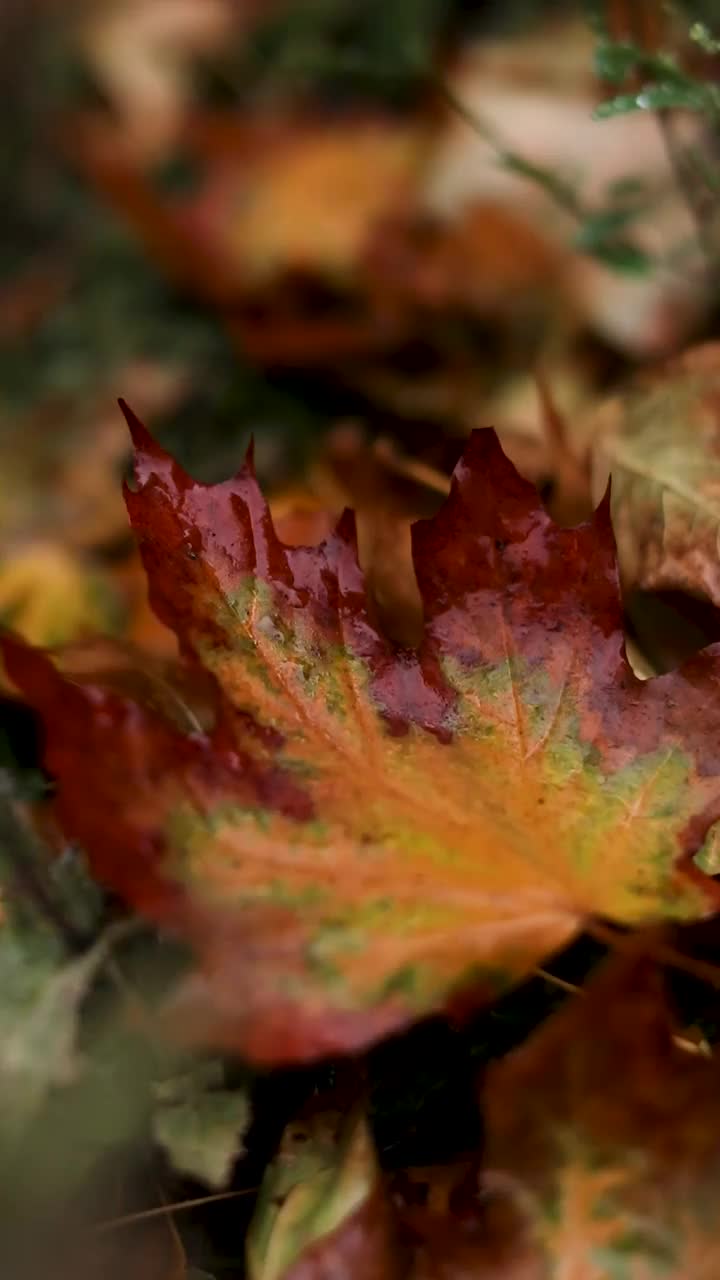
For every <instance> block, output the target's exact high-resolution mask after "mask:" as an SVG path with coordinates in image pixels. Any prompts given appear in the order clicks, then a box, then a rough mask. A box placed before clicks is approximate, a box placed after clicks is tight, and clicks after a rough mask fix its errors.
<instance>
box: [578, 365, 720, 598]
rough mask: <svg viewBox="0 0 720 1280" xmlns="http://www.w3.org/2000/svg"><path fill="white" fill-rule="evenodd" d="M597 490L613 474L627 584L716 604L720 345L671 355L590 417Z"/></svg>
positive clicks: (719, 587) (719, 583)
mask: <svg viewBox="0 0 720 1280" xmlns="http://www.w3.org/2000/svg"><path fill="white" fill-rule="evenodd" d="M595 422H596V425H597V426H598V427H599V430H598V433H597V437H596V443H595V447H594V456H593V490H594V494H595V496H596V497H597V495H598V494H599V493H601V492H602V491H603V489H604V487H605V485H606V483H607V477H608V474H611V475H612V515H613V525H614V528H615V536H616V538H617V543H618V554H619V559H620V568H621V572H622V576H623V582H624V585H625V586H626V588H628V589H630V588H633V587H640V588H642V589H644V590H648V591H682V592H687V593H689V594H692V595H698V596H703V597H705V598H707V599H708V600H710V601H712V603H713V604H715V605H720V556H719V554H718V543H719V538H720V345H719V344H708V345H706V346H703V347H699V348H695V349H694V350H692V351H689V352H687V353H685V355H684V356H682V357H680V358H678V359H677V360H674V361H671V362H670V363H669V364H668V365H666V366H665V368H664V369H662V370H661V371H660V373H659V374H657V375H654V376H653V377H652V378H651V379H649V378H645V379H644V380H642V381H640V382H639V383H638V384H636V385H634V386H633V387H631V388H630V389H629V390H628V391H627V392H626V393H625V394H624V395H622V396H618V397H616V398H615V399H614V400H613V401H610V402H607V403H606V404H605V405H604V406H603V407H602V409H601V410H600V411H599V413H598V415H596V417H595Z"/></svg>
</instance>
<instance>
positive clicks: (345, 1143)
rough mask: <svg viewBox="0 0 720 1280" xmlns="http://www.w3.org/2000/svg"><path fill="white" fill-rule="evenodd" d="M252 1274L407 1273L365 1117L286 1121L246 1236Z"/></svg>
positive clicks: (285, 1277)
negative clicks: (395, 1236) (277, 1149)
mask: <svg viewBox="0 0 720 1280" xmlns="http://www.w3.org/2000/svg"><path fill="white" fill-rule="evenodd" d="M247 1269H248V1276H249V1280H352V1278H353V1277H356V1276H362V1277H364V1278H365V1277H366V1278H367V1280H401V1277H402V1276H404V1275H405V1274H406V1272H405V1271H404V1270H403V1269H401V1268H400V1260H399V1254H398V1251H397V1244H396V1241H395V1239H394V1234H393V1229H392V1223H391V1217H390V1211H389V1206H388V1203H387V1200H386V1197H385V1193H384V1189H383V1186H382V1181H381V1175H380V1170H379V1168H378V1164H377V1158H376V1155H375V1151H374V1147H373V1143H372V1138H371V1136H370V1132H369V1130H368V1126H367V1123H366V1121H365V1119H364V1117H363V1116H362V1115H361V1114H358V1113H352V1114H351V1115H350V1116H348V1117H346V1118H345V1119H344V1120H343V1119H342V1118H341V1117H340V1116H337V1115H324V1114H323V1115H319V1116H317V1117H315V1118H314V1119H313V1120H312V1121H311V1122H310V1123H309V1124H307V1125H302V1124H298V1123H293V1124H291V1125H289V1126H288V1128H287V1129H286V1131H285V1133H284V1135H283V1139H282V1142H281V1145H280V1151H279V1152H278V1155H277V1156H276V1158H275V1160H274V1161H273V1163H272V1164H271V1165H270V1167H269V1169H268V1171H267V1173H266V1175H265V1178H264V1181H263V1185H262V1187H261V1189H260V1195H259V1198H258V1203H257V1207H256V1209H255V1214H254V1217H253V1220H252V1223H251V1225H250V1230H249V1233H248V1237H247Z"/></svg>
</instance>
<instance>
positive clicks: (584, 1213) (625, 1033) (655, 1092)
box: [485, 955, 720, 1280]
mask: <svg viewBox="0 0 720 1280" xmlns="http://www.w3.org/2000/svg"><path fill="white" fill-rule="evenodd" d="M673 1030H674V1028H673V1022H672V1017H671V1014H670V1010H669V1008H668V1005H667V1000H666V997H665V993H664V983H663V977H662V974H661V973H660V971H659V970H658V969H657V967H656V966H655V965H654V964H653V962H652V961H651V960H650V959H648V958H647V957H646V956H643V955H639V956H633V957H630V958H628V957H622V958H619V959H614V960H613V961H612V962H611V963H610V964H608V965H607V967H606V969H605V971H604V972H601V974H600V975H599V977H598V978H597V979H595V980H594V982H593V983H592V984H591V985H590V986H589V987H588V989H587V998H586V999H582V998H577V999H575V1000H573V1001H571V1002H570V1003H569V1004H567V1005H566V1006H564V1007H563V1009H562V1010H561V1011H560V1012H559V1013H558V1014H556V1015H555V1017H554V1018H552V1019H551V1020H550V1021H549V1022H548V1023H547V1024H546V1025H545V1026H543V1027H542V1028H541V1029H540V1030H539V1031H538V1032H537V1033H536V1034H535V1036H533V1037H532V1038H531V1039H530V1040H529V1041H528V1042H527V1044H525V1045H523V1046H522V1048H520V1049H518V1050H516V1052H515V1053H514V1054H511V1055H510V1056H509V1057H508V1058H506V1059H505V1060H504V1061H503V1062H502V1063H499V1064H498V1065H497V1066H495V1067H494V1068H493V1069H492V1071H491V1074H490V1077H489V1079H488V1083H487V1087H486V1089H485V1104H486V1106H485V1110H486V1117H487V1125H488V1132H487V1151H486V1157H487V1161H488V1164H489V1165H490V1167H491V1168H492V1169H493V1170H494V1171H495V1173H496V1175H497V1173H500V1174H501V1175H502V1178H504V1179H505V1180H506V1181H507V1185H508V1187H512V1186H514V1187H515V1189H516V1196H515V1198H516V1199H517V1200H518V1203H521V1204H523V1205H524V1206H525V1209H526V1211H527V1213H528V1217H529V1219H530V1221H531V1223H532V1225H533V1228H534V1231H535V1236H536V1240H537V1244H538V1249H539V1252H540V1253H541V1254H542V1256H543V1257H544V1258H545V1259H546V1265H547V1267H548V1270H547V1273H546V1272H545V1271H543V1274H549V1275H553V1276H556V1275H557V1276H561V1275H562V1276H565V1275H568V1276H572V1277H573V1280H608V1278H609V1277H610V1276H613V1277H614V1276H618V1277H619V1276H622V1277H623V1280H649V1278H650V1277H651V1276H663V1277H665V1278H666V1280H690V1278H691V1277H692V1280H711V1278H712V1280H714V1277H715V1276H717V1275H718V1274H720V1245H719V1244H718V1236H717V1213H716V1205H717V1187H718V1178H719V1177H720V1154H719V1149H718V1141H717V1124H716V1120H715V1119H714V1118H713V1117H714V1116H715V1111H716V1108H717V1099H718V1066H717V1063H716V1062H714V1061H711V1060H708V1059H707V1058H704V1057H701V1056H696V1055H694V1054H692V1053H689V1052H688V1051H687V1050H686V1049H685V1048H682V1047H681V1046H680V1045H679V1044H678V1043H677V1042H676V1041H675V1039H674V1038H673Z"/></svg>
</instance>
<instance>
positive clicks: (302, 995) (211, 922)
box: [5, 414, 720, 1061]
mask: <svg viewBox="0 0 720 1280" xmlns="http://www.w3.org/2000/svg"><path fill="white" fill-rule="evenodd" d="M128 417H129V421H130V423H131V427H132V431H133V435H134V439H135V444H136V450H137V453H136V487H135V488H134V489H129V490H128V491H127V494H126V498H127V503H128V509H129V512H130V517H131V521H132V524H133V526H134V528H135V530H136V532H137V534H138V537H139V540H140V546H141V551H142V555H143V558H144V562H145V566H146V569H147V572H148V576H149V581H150V589H151V596H152V600H153V604H154V607H155V609H156V611H157V613H158V614H159V616H160V618H161V619H162V620H163V621H164V622H165V623H167V624H168V625H170V626H171V627H172V628H173V629H174V630H175V631H176V632H177V634H178V636H179V638H180V642H181V646H182V648H183V650H184V652H185V654H186V655H187V656H188V657H189V658H191V659H192V660H193V661H195V662H197V663H199V664H201V666H202V667H204V668H205V669H206V671H208V672H210V673H211V674H212V676H213V677H214V678H215V680H216V682H217V686H218V689H219V693H220V701H221V711H220V713H219V716H218V720H217V723H216V725H215V727H214V728H213V729H212V730H211V731H204V732H201V731H197V732H189V731H185V732H183V731H182V730H181V729H180V728H178V726H177V725H176V724H172V723H169V722H168V721H167V720H165V719H163V717H162V715H161V714H159V712H158V710H157V709H151V708H148V707H146V706H144V705H142V702H141V701H139V700H136V701H133V700H131V699H129V698H127V697H124V696H120V695H119V694H118V692H117V690H115V691H112V690H108V689H107V688H103V687H102V685H101V684H98V683H93V682H92V681H91V682H89V683H88V682H84V683H83V682H81V681H73V680H72V679H70V678H68V677H66V676H64V675H63V674H62V673H61V672H59V671H58V670H57V669H56V667H55V665H54V664H53V663H52V662H51V660H50V659H49V658H48V657H46V656H45V655H43V654H41V653H38V652H37V651H34V650H32V649H30V648H28V647H25V646H22V645H20V644H19V643H16V642H10V641H8V642H6V644H5V653H6V659H7V663H8V669H9V670H10V672H11V674H12V675H13V677H14V679H15V680H16V682H17V684H18V685H19V687H20V688H21V689H22V691H23V692H24V693H25V695H26V697H27V698H28V700H29V701H30V702H31V703H32V704H33V705H34V706H35V707H37V708H38V710H39V711H40V713H41V714H42V716H43V718H44V720H45V724H46V733H47V764H48V767H49V769H50V770H51V772H52V773H53V774H54V776H55V778H56V779H57V810H58V815H59V819H60V821H61V823H62V825H63V826H64V828H65V831H66V833H67V834H68V835H69V836H71V837H72V838H74V839H76V840H78V841H80V842H81V843H82V844H83V845H84V846H85V848H86V850H87V852H88V856H89V858H90V861H91V865H92V867H93V869H94V871H95V874H96V875H97V876H98V877H99V878H100V879H101V880H103V881H105V882H106V883H107V884H109V885H112V886H113V887H114V888H115V889H116V890H117V891H118V892H120V893H121V894H123V895H124V896H125V897H126V899H128V900H129V901H130V902H131V903H133V904H134V905H135V906H136V907H137V908H138V909H139V910H141V911H142V912H144V913H146V914H148V915H150V916H151V917H153V918H155V919H156V920H158V921H160V922H161V923H164V924H166V925H168V926H170V927H172V928H174V929H175V930H176V931H179V932H180V933H181V934H183V935H184V936H186V937H188V938H189V939H190V940H191V941H192V942H193V943H194V945H195V947H196V949H197V952H198V955H199V958H200V971H199V975H198V976H197V977H196V978H195V979H194V980H193V981H192V982H190V983H189V985H188V987H187V989H186V990H185V992H184V996H183V997H178V1002H177V1008H176V1012H177V1013H178V1016H179V1015H180V1012H181V1011H182V1012H183V1014H184V1026H185V1027H186V1028H192V1032H193V1034H195V1035H198V1036H200V1035H204V1036H206V1037H207V1038H209V1039H212V1040H214V1041H216V1042H218V1043H224V1044H226V1045H231V1046H233V1047H235V1048H237V1049H239V1050H240V1051H241V1052H243V1053H244V1054H247V1055H249V1056H251V1057H254V1058H255V1059H258V1060H268V1061H275V1060H278V1059H285V1060H292V1059H301V1058H305V1057H311V1056H313V1055H317V1054H319V1053H322V1052H325V1051H330V1050H336V1049H348V1048H351V1047H353V1046H358V1045H361V1044H365V1043H366V1042H367V1041H369V1040H371V1039H372V1038H373V1037H377V1036H379V1035H381V1034H383V1033H385V1032H387V1031H389V1030H391V1029H394V1028H397V1027H399V1026H402V1025H404V1024H406V1023H408V1022H409V1021H411V1020H413V1019H414V1018H417V1017H420V1016H422V1015H423V1014H426V1013H428V1012H431V1011H433V1010H439V1009H443V1008H447V1007H449V1006H451V1005H453V1003H454V1002H455V1001H456V1000H458V1001H460V1000H462V1003H463V1005H464V1004H465V1002H466V1000H467V999H468V998H470V999H472V1000H476V1001H479V1000H481V999H483V998H486V997H488V996H489V995H493V994H495V993H496V992H497V991H498V990H501V989H503V988H504V987H506V986H507V985H509V984H511V983H512V982H514V981H517V980H519V979H521V978H522V977H523V976H525V975H526V974H527V973H528V972H529V971H530V970H531V969H532V968H533V966H534V965H536V964H537V963H538V962H539V961H540V959H541V958H542V957H544V956H546V955H547V954H548V953H550V952H552V951H554V950H555V949H557V948H559V947H561V946H563V945H564V944H565V943H567V941H568V940H569V939H570V938H572V936H573V935H574V934H575V933H576V932H577V931H578V929H580V928H581V927H582V925H583V923H584V922H585V921H586V920H587V918H588V916H591V915H602V916H606V917H610V918H612V919H613V920H615V921H618V922H621V923H623V924H626V925H642V924H645V923H648V922H654V921H658V920H660V919H666V918H674V919H693V918H697V917H699V916H702V915H703V914H705V913H707V912H708V911H711V910H712V909H714V907H715V906H716V903H717V898H718V893H719V892H720V891H719V890H718V888H717V886H716V885H715V884H714V882H713V881H711V880H709V879H708V878H707V877H705V876H704V875H703V874H702V873H701V872H700V871H699V870H698V869H697V868H696V867H695V866H694V864H693V863H692V855H693V854H694V852H695V851H696V850H697V848H698V847H699V845H700V844H701V842H702V840H703V838H704V835H705V833H706V831H707V829H708V827H709V826H710V824H711V823H712V822H713V821H714V820H715V818H716V817H717V816H718V809H719V806H720V781H718V774H719V773H720V735H718V732H717V729H718V726H719V725H720V710H719V709H718V703H717V692H718V688H719V686H720V655H719V654H717V652H716V651H712V650H709V651H706V652H705V653H704V654H701V655H699V656H698V657H697V658H695V659H694V660H693V661H692V662H690V663H688V664H687V665H686V666H685V667H684V668H682V669H681V670H679V671H677V672H674V673H671V674H669V675H666V676H663V677H660V678H658V679H655V680H649V681H644V682H643V681H640V680H638V679H637V678H636V677H635V676H634V675H633V673H632V670H631V669H630V667H629V665H628V663H627V660H626V658H625V653H624V646H623V635H622V625H621V622H622V618H621V607H620V600H619V594H618V585H617V574H616V566H615V555H614V547H613V539H612V532H611V528H610V521H609V512H608V504H607V502H604V503H603V504H601V506H600V508H599V509H598V511H597V512H596V513H595V516H594V518H593V520H592V521H591V522H590V523H589V524H587V525H584V526H580V527H578V528H577V529H561V528H559V527H557V526H555V525H554V524H553V522H552V521H551V520H550V518H549V517H548V515H547V514H546V512H545V511H544V510H543V508H542V506H541V504H540V501H539V499H538V497H537V494H536V491H535V490H534V488H533V487H532V486H531V485H530V484H528V483H527V482H526V481H524V480H522V479H521V478H520V477H519V476H518V475H517V473H516V472H515V470H514V468H513V467H512V465H511V464H510V463H509V462H508V460H507V459H506V458H505V456H504V455H503V453H502V451H501V449H500V447H499V445H498V443H497V440H496V438H495V436H494V434H493V433H492V432H479V433H476V434H475V435H474V436H473V437H472V439H471V441H470V443H469V444H468V447H467V449H466V452H465V455H464V458H463V460H462V461H461V463H460V464H459V466H458V468H457V469H456V472H455V476H454V480H453V485H452V490H451V493H450V496H449V498H448V500H447V502H446V504H445V505H444V507H443V508H442V509H441V510H440V512H439V513H438V514H437V515H436V516H434V517H433V518H432V519H429V520H425V521H420V522H419V523H418V524H416V525H415V527H414V530H413V545H414V557H415V568H416V573H417V578H418V585H419V589H420V593H421V596H422V601H423V608H424V614H425V618H424V631H423V637H422V641H421V643H420V645H419V647H418V648H417V649H411V650H410V649H399V648H397V647H396V646H393V645H392V644H391V643H390V642H389V641H388V640H387V639H386V637H385V636H384V635H383V634H382V633H381V631H380V630H379V628H378V626H377V625H376V623H375V620H374V616H373V610H372V607H371V602H370V601H369V600H368V597H367V595H366V592H365V588H364V584H363V579H362V575H361V573H360V570H359V569H358V562H357V554H356V548H355V536H354V526H353V520H352V516H351V515H350V513H346V514H345V515H344V516H343V517H342V519H341V520H340V522H339V524H338V526H337V528H336V529H335V531H334V532H333V533H332V534H331V536H330V537H329V538H327V539H326V540H325V541H324V542H323V543H321V544H320V545H319V546H315V547H287V546H284V545H283V544H282V543H281V542H280V541H279V539H278V538H277V536H276V534H275V531H274V528H273V525H272V521H271V518H270V515H269V511H268V508H267V505H266V503H265V501H264V499H263V497H262V495H261V493H260V491H259V489H258V486H257V483H256V481H255V478H254V475H253V472H252V467H251V465H250V463H248V464H247V465H246V466H245V468H244V469H243V470H242V471H241V472H240V474H239V475H238V476H237V477H236V478H235V479H233V480H229V481H227V482H225V483H223V484H219V485H216V486H214V487H207V486H204V485H202V484H199V483H196V482H195V481H193V480H192V479H191V478H190V477H189V476H187V475H186V474H185V473H184V472H183V471H182V470H181V468H180V467H179V466H178V464H177V463H176V462H175V461H174V460H173V459H172V458H171V457H170V456H169V455H168V454H166V453H165V452H163V451H162V450H161V449H160V447H159V446H158V445H157V444H156V442H155V441H154V440H153V439H152V438H151V437H150V436H149V435H148V434H147V432H146V431H145V429H144V428H143V427H142V426H141V424H140V423H139V422H138V421H137V420H136V419H135V418H134V417H133V416H132V415H131V414H128ZM188 1033H189V1031H188Z"/></svg>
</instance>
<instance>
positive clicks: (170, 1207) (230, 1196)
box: [91, 1187, 260, 1235]
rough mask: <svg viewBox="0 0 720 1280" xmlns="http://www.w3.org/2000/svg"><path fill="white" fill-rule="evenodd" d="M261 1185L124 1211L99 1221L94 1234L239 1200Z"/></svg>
mask: <svg viewBox="0 0 720 1280" xmlns="http://www.w3.org/2000/svg"><path fill="white" fill-rule="evenodd" d="M259 1190H260V1188H259V1187H244V1188H243V1190H242V1191H217V1192H216V1193H215V1194H214V1195H211V1196H197V1197H196V1198H195V1199H192V1200H178V1201H176V1203H175V1204H159V1205H156V1206H155V1208H154V1209H139V1210H138V1211H137V1213H124V1214H123V1215H122V1217H119V1218H108V1219H107V1220H106V1221H105V1222H98V1223H96V1224H95V1226H93V1227H92V1228H91V1230H92V1233H93V1235H104V1234H105V1232H106V1231H115V1230H116V1229H118V1228H120V1227H130V1226H132V1225H133V1223H134V1222H147V1221H148V1219H150V1218H161V1217H162V1216H163V1215H164V1214H167V1213H169V1214H174V1213H180V1212H182V1211H184V1210H186V1209H197V1208H200V1207H201V1206H202V1205H205V1204H216V1203H217V1202H218V1201H220V1200H237V1199H239V1198H240V1197H241V1196H252V1195H256V1194H257V1192H258V1191H259Z"/></svg>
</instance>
